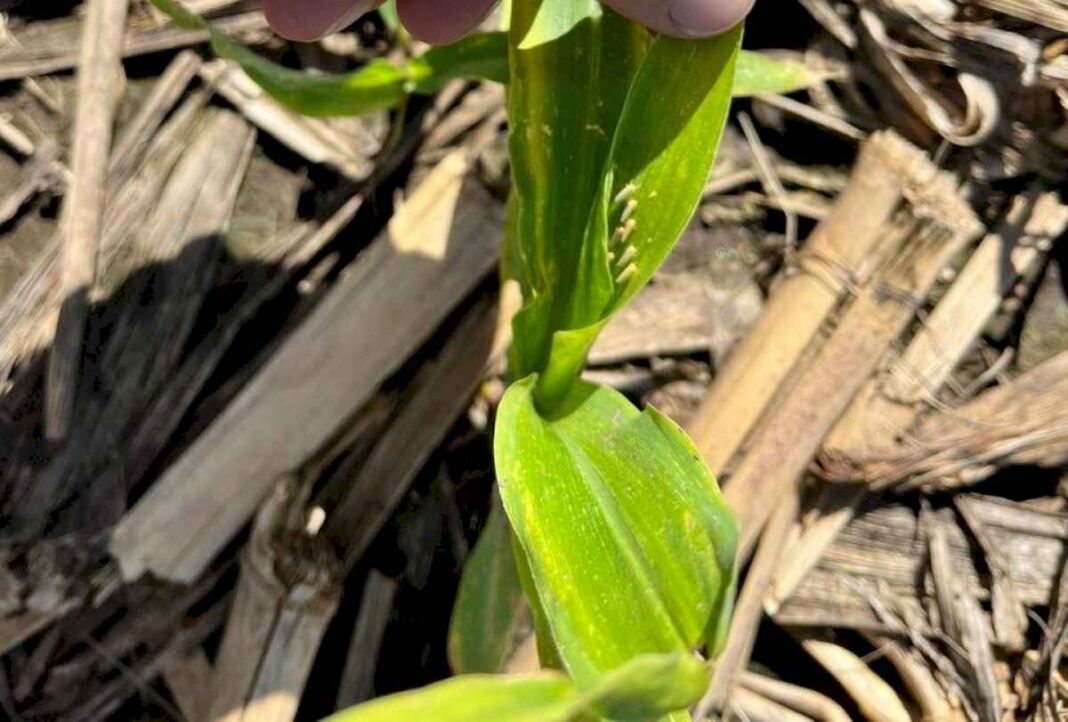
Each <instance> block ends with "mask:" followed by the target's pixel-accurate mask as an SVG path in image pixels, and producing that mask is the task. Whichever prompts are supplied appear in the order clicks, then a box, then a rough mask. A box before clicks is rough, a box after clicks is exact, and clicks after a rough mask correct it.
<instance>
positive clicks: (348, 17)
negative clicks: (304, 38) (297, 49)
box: [323, 0, 382, 36]
mask: <svg viewBox="0 0 1068 722" xmlns="http://www.w3.org/2000/svg"><path fill="white" fill-rule="evenodd" d="M381 4H382V0H358V2H356V4H355V5H353V7H352V9H351V10H349V11H348V12H347V13H345V14H344V15H342V16H341V17H339V18H338V19H337V21H336V22H335V23H334V24H333V25H331V26H330V27H329V28H327V30H326V31H325V32H324V33H323V35H324V36H326V35H333V34H334V33H337V32H341V31H342V30H344V29H345V28H347V27H348V26H349V25H352V23H353V22H355V21H356V18H358V17H360V16H361V15H363V14H365V13H369V12H371V11H372V10H374V9H375V8H376V7H378V6H379V5H381Z"/></svg>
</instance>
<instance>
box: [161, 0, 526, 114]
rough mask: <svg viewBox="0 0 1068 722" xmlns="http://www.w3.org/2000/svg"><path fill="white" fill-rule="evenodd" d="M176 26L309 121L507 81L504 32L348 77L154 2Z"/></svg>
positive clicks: (172, 3) (170, 0)
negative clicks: (274, 57)
mask: <svg viewBox="0 0 1068 722" xmlns="http://www.w3.org/2000/svg"><path fill="white" fill-rule="evenodd" d="M152 2H153V4H155V6H156V7H157V8H159V9H160V10H162V11H163V12H164V13H166V14H167V15H169V16H170V17H171V19H172V20H174V22H175V23H176V24H177V25H178V26H179V27H183V28H186V29H191V30H207V31H208V32H209V33H210V36H211V42H212V47H213V48H214V49H215V52H216V53H217V54H218V55H219V56H221V57H224V58H227V59H229V60H233V61H234V62H236V63H237V64H238V65H240V66H241V69H242V70H244V71H245V72H246V73H247V74H248V75H249V77H251V78H252V79H253V80H254V81H255V82H256V83H257V84H258V85H259V86H260V87H262V88H263V89H264V91H266V92H267V93H268V94H269V95H271V96H272V97H274V98H275V99H276V100H277V101H278V102H280V103H282V104H283V105H285V106H287V107H288V108H291V109H292V110H295V111H296V112H298V113H302V114H304V115H312V116H333V115H359V114H362V113H368V112H372V111H376V110H385V109H389V108H395V107H397V106H398V105H400V103H401V102H402V101H403V100H404V98H405V97H406V96H407V95H408V94H409V93H419V94H424V95H425V94H430V93H435V92H437V91H438V89H440V88H441V86H442V85H444V84H445V83H446V82H448V81H449V80H453V79H457V78H461V79H479V80H491V81H495V82H504V81H505V80H506V78H507V76H508V61H507V38H506V36H505V34H504V33H478V34H474V35H470V36H468V37H466V38H463V39H462V40H460V41H458V42H456V43H453V44H452V45H444V46H440V47H436V48H432V49H430V50H428V51H427V52H426V53H424V54H423V55H421V56H419V57H418V58H414V59H413V60H410V61H409V62H408V63H406V64H405V65H403V66H399V67H398V66H395V65H393V64H391V63H389V62H387V61H385V60H374V61H371V62H370V63H368V64H367V65H365V66H363V67H362V68H360V69H359V70H356V71H354V72H352V73H344V74H312V73H308V72H304V71H300V70H293V69H291V68H285V67H283V66H281V65H278V64H277V63H273V62H271V61H270V60H268V59H267V58H264V57H263V56H261V55H258V54H257V53H255V52H253V51H252V50H250V49H249V48H248V47H246V46H244V45H242V44H241V43H238V42H236V41H234V40H231V39H230V38H229V37H227V36H226V35H224V34H223V33H220V32H218V31H216V30H214V29H212V28H211V27H210V26H209V25H208V24H207V23H205V22H204V21H203V20H202V19H201V18H199V17H197V16H196V15H194V14H193V13H191V12H189V10H187V9H186V8H185V6H184V5H182V3H181V2H179V1H178V0H152Z"/></svg>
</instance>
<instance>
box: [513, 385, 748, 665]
mask: <svg viewBox="0 0 1068 722" xmlns="http://www.w3.org/2000/svg"><path fill="white" fill-rule="evenodd" d="M534 384H535V379H534V378H533V377H530V378H527V379H524V380H523V381H520V382H518V383H516V384H514V385H513V386H512V387H511V388H510V389H509V390H508V392H507V393H506V394H505V396H504V399H503V401H502V403H501V407H500V410H499V412H498V416H497V424H496V431H495V437H494V457H495V459H496V465H497V478H498V484H499V487H500V492H501V498H502V500H503V502H504V506H505V509H506V511H507V512H508V518H509V519H510V520H511V522H512V527H513V529H514V531H515V534H516V538H517V539H518V541H519V544H520V547H521V549H522V552H523V556H524V560H525V562H526V563H527V565H528V567H529V574H530V580H531V582H532V583H533V587H534V589H533V591H534V593H535V594H536V598H537V601H538V602H539V603H540V606H541V608H542V609H543V612H544V614H545V617H546V622H547V626H548V629H549V632H550V633H551V635H552V642H553V644H554V646H555V648H556V650H557V651H558V653H559V656H560V659H561V660H562V662H563V665H564V668H565V669H566V670H567V672H568V673H569V674H571V676H572V677H573V678H574V679H575V680H576V682H577V683H578V684H579V685H580V686H589V685H591V684H593V681H594V680H596V679H597V678H598V676H599V675H601V674H603V673H604V672H606V671H608V670H611V669H614V668H616V667H618V666H620V665H621V664H623V663H624V662H626V661H627V660H629V659H631V658H633V657H635V656H637V655H641V654H648V653H667V652H673V651H679V652H681V651H688V650H691V649H693V648H695V647H696V646H698V645H699V644H700V643H701V642H702V641H703V640H704V639H705V638H706V637H708V636H711V635H712V634H713V633H714V632H715V630H717V629H719V628H720V626H721V620H720V617H721V615H722V614H724V613H725V611H726V610H727V609H728V608H729V602H728V596H729V592H730V587H731V580H732V578H733V564H734V553H735V547H736V543H737V528H736V525H735V521H734V518H733V516H732V514H731V513H730V511H729V510H728V509H727V508H726V506H725V505H724V503H723V500H722V497H721V495H720V493H719V490H718V488H717V486H716V483H715V480H714V479H713V478H712V476H711V474H710V473H709V471H708V468H707V467H706V466H705V464H704V461H703V459H702V458H701V455H700V454H699V453H698V451H697V450H696V449H695V448H694V446H693V444H692V443H691V442H690V441H689V439H687V438H686V436H685V434H683V433H682V431H681V430H680V429H679V428H678V427H677V426H676V425H675V424H674V423H672V422H671V421H670V420H668V419H667V418H665V417H664V416H662V415H661V414H659V413H658V412H656V411H655V410H654V409H647V410H646V411H645V412H639V411H638V410H637V409H636V408H634V406H633V405H631V403H630V402H629V401H627V399H626V398H624V397H623V396H622V395H620V394H619V393H617V392H615V391H612V390H611V389H606V388H600V387H596V386H591V385H589V384H585V383H578V384H575V385H573V386H572V387H571V389H570V391H569V393H568V395H567V397H566V398H565V399H564V401H563V404H562V405H561V406H560V408H559V409H558V412H557V413H556V414H555V415H554V416H552V417H551V418H546V417H545V416H543V415H542V413H541V412H540V411H539V409H538V408H537V406H536V405H535V403H534V398H533V388H534Z"/></svg>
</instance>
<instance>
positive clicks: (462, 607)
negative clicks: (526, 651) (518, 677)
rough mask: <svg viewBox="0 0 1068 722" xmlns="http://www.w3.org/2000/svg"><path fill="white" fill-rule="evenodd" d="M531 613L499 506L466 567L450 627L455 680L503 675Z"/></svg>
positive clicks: (510, 537) (506, 526) (491, 514)
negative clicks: (467, 677)
mask: <svg viewBox="0 0 1068 722" xmlns="http://www.w3.org/2000/svg"><path fill="white" fill-rule="evenodd" d="M529 624H530V609H529V607H528V606H527V603H526V600H525V599H524V598H523V588H522V586H521V585H520V583H519V576H518V574H517V573H516V568H515V560H514V558H513V553H512V530H511V528H510V527H509V526H508V519H507V517H505V515H504V509H502V508H501V507H500V505H495V506H494V507H493V510H492V511H491V512H490V517H489V521H487V522H486V528H485V529H483V531H482V536H481V537H479V540H478V544H476V545H475V548H474V551H472V552H471V556H470V557H468V559H467V562H466V563H465V564H464V573H463V577H462V578H461V580H460V590H459V592H457V595H456V602H455V604H454V606H453V610H452V621H451V622H450V624H449V664H450V665H451V666H452V670H453V672H455V673H456V674H473V673H492V672H500V671H503V669H504V664H505V662H507V661H508V657H509V655H511V654H512V652H514V651H515V648H516V646H517V642H518V641H519V640H518V638H517V636H518V634H519V633H520V632H521V631H522V630H523V629H525V628H527V627H529Z"/></svg>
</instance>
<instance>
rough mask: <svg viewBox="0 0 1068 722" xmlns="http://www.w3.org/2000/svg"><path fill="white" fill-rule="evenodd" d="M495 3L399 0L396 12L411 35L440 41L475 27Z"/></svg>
mask: <svg viewBox="0 0 1068 722" xmlns="http://www.w3.org/2000/svg"><path fill="white" fill-rule="evenodd" d="M495 4H496V0H397V14H398V15H400V20H401V23H402V24H403V25H404V27H405V28H407V29H408V32H410V33H411V34H412V35H414V36H415V37H417V38H419V39H420V40H423V41H425V42H428V43H434V44H436V45H441V44H444V43H451V42H453V41H454V40H458V39H459V38H460V37H461V36H462V35H464V34H465V33H467V32H469V31H471V30H473V29H474V28H475V27H476V26H477V25H478V24H479V23H480V22H482V19H483V18H484V17H486V15H487V14H488V13H489V11H490V9H491V8H492V7H493V6H494V5H495Z"/></svg>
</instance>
